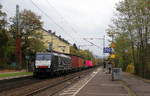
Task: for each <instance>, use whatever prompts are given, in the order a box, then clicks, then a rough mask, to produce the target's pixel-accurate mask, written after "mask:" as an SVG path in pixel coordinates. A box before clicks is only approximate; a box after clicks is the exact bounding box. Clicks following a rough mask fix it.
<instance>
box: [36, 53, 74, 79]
mask: <svg viewBox="0 0 150 96" xmlns="http://www.w3.org/2000/svg"><path fill="white" fill-rule="evenodd" d="M71 68H72V67H71V58H70V56H67V55H64V54H60V53H54V52H52V53H50V52H45V53H37V54H36V61H35V70H34V76H36V77H43V76H47V75H50V76H52V75H56V74H63V73H67V72H68V71H70V70H71Z"/></svg>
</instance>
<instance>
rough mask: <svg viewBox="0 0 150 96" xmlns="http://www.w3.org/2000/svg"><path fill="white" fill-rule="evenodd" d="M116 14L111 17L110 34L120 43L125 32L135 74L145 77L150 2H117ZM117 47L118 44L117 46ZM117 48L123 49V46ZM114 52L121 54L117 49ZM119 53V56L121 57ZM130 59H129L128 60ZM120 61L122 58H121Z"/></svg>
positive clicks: (137, 0) (149, 29)
mask: <svg viewBox="0 0 150 96" xmlns="http://www.w3.org/2000/svg"><path fill="white" fill-rule="evenodd" d="M116 10H117V15H116V17H115V18H114V19H113V25H111V26H113V27H109V30H108V31H109V32H108V34H109V36H110V34H113V35H114V34H115V40H116V43H117V44H121V42H122V40H118V39H119V38H120V39H122V38H123V37H122V35H124V34H126V39H127V40H129V43H130V44H129V45H128V46H129V49H130V50H131V51H129V52H131V58H132V59H131V63H133V64H134V66H135V72H136V74H137V75H140V76H142V77H147V76H148V75H149V74H150V71H148V70H149V69H148V62H149V61H147V60H148V59H147V60H145V58H150V55H149V53H148V52H149V51H148V50H149V48H150V47H149V35H150V27H149V25H150V4H149V3H148V0H124V1H121V2H120V3H118V4H117V7H116ZM122 46H123V45H122ZM124 47H127V46H124ZM116 49H119V46H118V48H116ZM119 50H122V51H123V50H124V49H123V48H122V49H121V48H120V49H119ZM115 51H116V52H118V53H120V54H123V53H121V52H119V51H117V50H115ZM123 56H124V55H121V57H120V58H123ZM129 61H130V60H129ZM121 62H123V61H122V59H121Z"/></svg>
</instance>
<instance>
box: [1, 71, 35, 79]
mask: <svg viewBox="0 0 150 96" xmlns="http://www.w3.org/2000/svg"><path fill="white" fill-rule="evenodd" d="M22 75H32V72H14V73H4V74H0V78H2V77H13V76H22Z"/></svg>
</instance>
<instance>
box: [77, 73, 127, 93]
mask: <svg viewBox="0 0 150 96" xmlns="http://www.w3.org/2000/svg"><path fill="white" fill-rule="evenodd" d="M76 96H128V92H127V90H126V89H125V87H124V85H122V83H121V82H120V81H112V79H111V74H105V73H104V72H102V71H99V72H98V73H97V74H96V75H95V77H94V78H93V79H91V81H90V82H88V83H87V84H86V85H85V86H84V88H82V89H81V90H80V91H79V93H78V94H76Z"/></svg>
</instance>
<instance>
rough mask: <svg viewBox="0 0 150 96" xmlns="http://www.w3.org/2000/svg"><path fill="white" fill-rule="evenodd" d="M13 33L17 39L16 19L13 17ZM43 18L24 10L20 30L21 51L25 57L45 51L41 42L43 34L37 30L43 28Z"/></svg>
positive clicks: (21, 14)
mask: <svg viewBox="0 0 150 96" xmlns="http://www.w3.org/2000/svg"><path fill="white" fill-rule="evenodd" d="M11 20H12V23H13V24H12V25H11V32H12V34H13V37H14V38H15V39H16V17H12V18H11ZM42 24H43V23H42V21H41V17H40V16H38V15H36V14H35V13H34V12H32V11H31V10H23V11H21V13H20V18H19V30H20V33H21V35H20V37H21V49H22V53H23V54H22V55H23V57H25V56H29V55H30V54H33V53H34V54H35V53H36V52H37V51H43V50H45V47H44V44H43V42H42V41H41V39H42V34H41V33H38V32H37V30H40V29H41V28H42Z"/></svg>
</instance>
